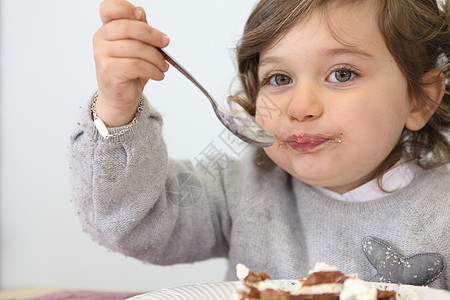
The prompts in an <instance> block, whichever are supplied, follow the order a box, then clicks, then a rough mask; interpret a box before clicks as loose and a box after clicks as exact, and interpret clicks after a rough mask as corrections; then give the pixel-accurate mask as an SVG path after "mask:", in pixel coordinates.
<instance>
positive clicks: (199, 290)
mask: <svg viewBox="0 0 450 300" xmlns="http://www.w3.org/2000/svg"><path fill="white" fill-rule="evenodd" d="M274 282H276V283H277V284H279V285H280V287H286V286H288V285H289V284H290V283H291V282H292V280H274ZM376 285H377V286H382V287H383V286H387V287H388V288H394V289H396V290H397V292H398V294H399V295H401V297H400V299H401V300H417V299H420V300H450V292H447V291H444V290H439V289H432V288H428V287H418V286H411V285H400V286H398V285H396V284H392V285H389V284H376ZM240 286H241V285H240V282H238V281H231V282H219V283H207V284H194V285H188V286H182V287H177V288H171V289H162V290H159V291H154V292H150V293H146V294H143V295H138V296H135V297H133V298H129V300H131V299H132V300H235V299H236V298H235V297H234V294H235V293H236V290H237V288H238V287H240Z"/></svg>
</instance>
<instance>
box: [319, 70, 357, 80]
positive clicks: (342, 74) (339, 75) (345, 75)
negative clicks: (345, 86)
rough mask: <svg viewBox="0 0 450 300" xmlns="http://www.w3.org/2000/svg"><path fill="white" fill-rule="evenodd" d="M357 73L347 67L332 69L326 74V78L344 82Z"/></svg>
mask: <svg viewBox="0 0 450 300" xmlns="http://www.w3.org/2000/svg"><path fill="white" fill-rule="evenodd" d="M356 76H358V74H357V73H356V72H355V71H353V70H351V69H349V68H341V69H338V70H335V71H333V72H332V73H331V74H330V76H328V78H327V80H328V81H330V82H332V83H344V82H347V81H349V80H352V79H354V78H355V77H356Z"/></svg>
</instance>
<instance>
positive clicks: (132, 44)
mask: <svg viewBox="0 0 450 300" xmlns="http://www.w3.org/2000/svg"><path fill="white" fill-rule="evenodd" d="M106 43H108V44H109V45H108V46H107V47H105V49H106V53H105V54H106V56H108V57H114V58H135V59H140V60H144V61H146V62H148V63H149V64H152V65H154V66H155V67H156V68H158V69H159V70H160V71H161V72H165V71H167V69H168V67H169V66H168V64H167V62H166V61H165V60H164V57H163V56H162V54H161V53H160V52H159V51H158V50H156V48H155V47H151V46H148V45H147V44H145V43H142V42H140V41H137V40H118V41H114V42H106Z"/></svg>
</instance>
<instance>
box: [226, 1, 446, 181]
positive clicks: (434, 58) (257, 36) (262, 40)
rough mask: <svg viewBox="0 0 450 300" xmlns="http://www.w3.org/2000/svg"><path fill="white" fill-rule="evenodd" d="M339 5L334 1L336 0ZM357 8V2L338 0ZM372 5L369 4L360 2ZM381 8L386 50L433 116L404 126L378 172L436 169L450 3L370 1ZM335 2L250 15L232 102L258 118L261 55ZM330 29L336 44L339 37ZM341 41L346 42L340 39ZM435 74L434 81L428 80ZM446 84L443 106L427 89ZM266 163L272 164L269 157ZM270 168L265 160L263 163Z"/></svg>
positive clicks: (442, 153) (261, 5) (284, 4)
mask: <svg viewBox="0 0 450 300" xmlns="http://www.w3.org/2000/svg"><path fill="white" fill-rule="evenodd" d="M334 1H336V0H334ZM339 1H341V2H348V3H354V2H355V0H352V1H349V0H339ZM360 1H368V0H360ZM372 1H373V2H374V7H375V8H376V9H377V11H376V13H377V17H378V27H379V29H380V31H381V33H382V36H383V38H384V40H385V42H386V45H387V47H388V49H389V51H390V53H391V54H392V56H393V57H394V59H395V60H396V62H397V64H398V66H399V67H400V69H401V70H402V72H403V74H404V75H405V77H406V79H407V82H408V92H409V94H410V97H411V99H413V100H411V101H413V104H414V105H415V107H427V108H429V109H430V110H431V111H434V110H435V112H434V113H433V115H432V116H431V118H430V120H429V121H428V123H427V124H426V125H425V126H424V127H423V128H421V129H420V130H417V131H411V130H409V129H407V128H406V127H405V128H404V130H403V133H402V136H401V138H400V139H399V141H398V144H397V145H396V147H395V148H394V149H393V150H392V152H391V153H390V154H389V155H388V156H387V158H386V159H385V160H384V162H383V163H382V164H381V165H380V166H379V167H378V169H377V170H376V177H377V178H378V181H379V185H380V187H382V184H381V179H382V176H383V175H384V174H385V173H386V172H387V171H388V170H389V169H390V168H392V167H393V166H394V165H395V164H396V163H398V162H399V161H400V160H401V161H411V160H417V162H418V164H419V165H420V166H421V167H422V168H426V169H429V168H435V167H438V166H442V165H446V164H448V163H449V162H450V154H449V153H450V142H449V132H450V80H449V73H450V67H449V58H450V3H449V1H450V0H437V1H436V0H395V1H392V0H372ZM330 2H332V1H331V0H296V1H294V0H289V1H287V0H261V1H259V2H258V3H257V5H256V7H255V8H254V10H253V11H252V13H251V14H250V17H249V19H248V20H247V23H246V25H245V28H244V34H243V36H242V38H241V40H240V42H239V43H238V46H237V48H236V55H237V63H238V71H239V79H240V84H241V90H240V91H239V92H238V93H236V94H235V95H232V96H230V101H232V102H233V103H238V104H239V105H241V106H242V107H243V108H244V109H245V110H246V111H247V112H248V113H249V114H251V115H253V116H254V115H255V112H256V99H257V97H258V93H259V89H260V87H261V83H260V82H259V79H258V65H259V56H260V53H261V52H262V51H263V50H265V49H266V48H267V47H268V46H269V45H271V44H273V43H274V42H276V41H278V40H279V39H281V38H282V37H283V35H284V34H285V33H286V32H287V31H288V30H289V29H290V28H291V27H292V26H294V25H295V24H298V22H301V21H302V20H304V19H305V18H307V17H308V16H310V15H311V14H312V13H313V12H315V11H317V10H318V9H321V10H322V12H323V13H324V15H325V16H326V15H327V7H328V4H329V3H330ZM330 30H331V31H332V33H333V35H334V36H335V38H336V39H339V37H338V35H337V34H336V32H333V30H332V28H331V26H330ZM339 42H342V43H343V41H342V40H340V39H339ZM433 70H436V72H434V74H436V76H434V78H430V76H425V74H428V73H433V72H430V71H433ZM443 78H445V79H444V81H445V93H444V96H443V99H442V101H441V102H440V103H436V102H435V100H434V99H431V98H430V97H429V96H428V94H427V92H426V88H427V87H428V86H429V85H432V84H436V83H437V82H439V81H441V82H442V80H443ZM261 152H262V151H261ZM265 159H266V160H269V158H268V157H267V156H265ZM258 165H266V166H267V161H259V163H258Z"/></svg>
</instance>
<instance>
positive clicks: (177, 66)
mask: <svg viewBox="0 0 450 300" xmlns="http://www.w3.org/2000/svg"><path fill="white" fill-rule="evenodd" d="M158 50H159V52H161V54H162V56H163V57H164V59H165V60H166V61H167V62H168V63H169V64H171V65H172V66H174V67H175V69H177V70H178V71H180V73H181V74H183V75H184V76H185V77H186V78H187V79H189V80H190V81H191V82H192V83H193V84H194V85H195V86H196V87H198V88H199V90H200V91H202V93H203V94H205V96H206V98H208V100H209V102H211V104H212V105H213V107H214V110H216V109H217V106H218V105H217V103H216V101H215V100H214V98H213V97H212V96H211V95H210V94H209V93H208V91H207V90H206V89H205V88H204V87H203V86H202V85H201V84H200V82H198V81H197V80H196V79H195V78H194V76H192V75H191V73H189V72H188V71H187V70H186V69H185V68H184V67H183V66H182V65H180V64H179V63H178V62H177V61H176V60H175V59H174V58H173V57H172V56H170V55H169V54H168V53H167V52H166V51H164V50H163V49H160V48H158Z"/></svg>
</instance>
